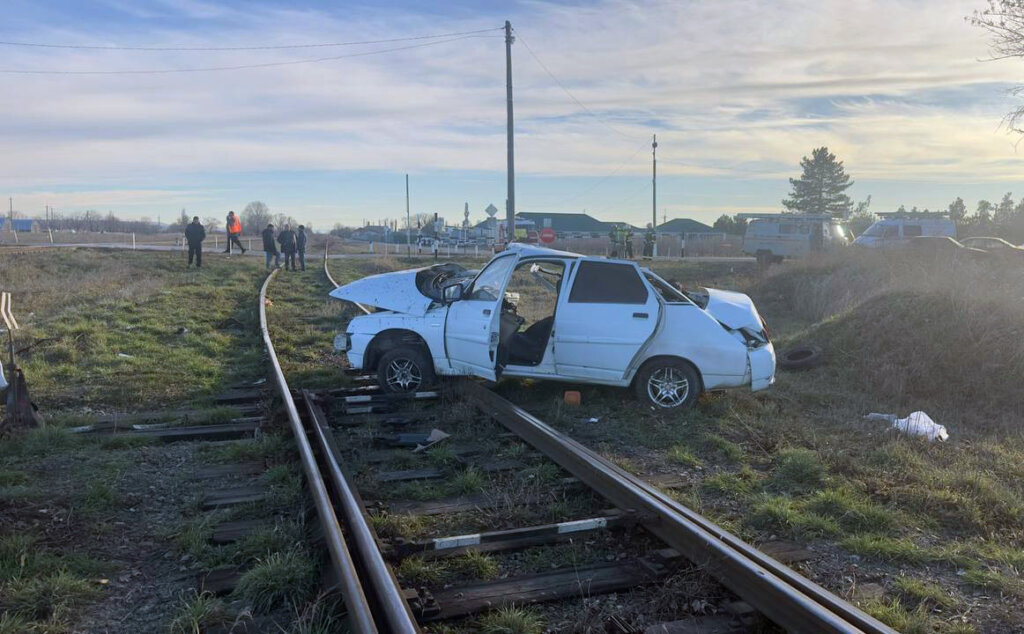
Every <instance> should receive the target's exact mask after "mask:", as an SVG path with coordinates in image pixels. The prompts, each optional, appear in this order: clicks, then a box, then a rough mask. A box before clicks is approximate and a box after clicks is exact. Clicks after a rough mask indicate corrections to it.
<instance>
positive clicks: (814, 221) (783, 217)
mask: <svg viewBox="0 0 1024 634" xmlns="http://www.w3.org/2000/svg"><path fill="white" fill-rule="evenodd" d="M738 217H739V218H745V219H747V232H746V234H745V235H744V236H743V252H744V253H747V254H749V255H753V256H756V257H757V261H758V262H760V263H762V264H770V263H772V262H781V261H782V260H783V259H784V258H801V257H804V256H805V255H807V254H808V253H817V252H820V251H828V250H831V249H834V248H838V247H844V246H846V245H847V244H849V242H850V239H849V233H848V232H847V230H846V228H845V227H843V225H842V222H841V221H840V220H839V219H838V218H833V217H832V216H829V215H828V214H786V213H783V214H739V216H738Z"/></svg>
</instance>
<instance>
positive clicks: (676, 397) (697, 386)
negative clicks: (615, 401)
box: [633, 359, 701, 411]
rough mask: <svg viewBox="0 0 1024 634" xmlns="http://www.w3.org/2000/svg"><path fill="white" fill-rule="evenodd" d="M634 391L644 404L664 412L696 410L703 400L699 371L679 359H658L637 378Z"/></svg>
mask: <svg viewBox="0 0 1024 634" xmlns="http://www.w3.org/2000/svg"><path fill="white" fill-rule="evenodd" d="M633 389H634V390H636V396H637V398H639V399H640V400H641V401H643V402H645V403H647V404H649V405H651V406H653V407H654V408H655V409H658V410H662V411H679V410H684V409H689V408H691V407H693V405H694V403H696V402H697V399H698V398H700V392H701V383H700V376H699V375H698V374H697V370H695V369H694V367H693V366H692V365H690V364H689V363H687V362H686V361H682V360H680V359H655V360H654V361H650V362H648V363H647V364H645V365H644V366H643V367H642V368H640V371H639V372H638V373H637V375H636V381H635V382H634V385H633Z"/></svg>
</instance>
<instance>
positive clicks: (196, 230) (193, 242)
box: [185, 216, 206, 269]
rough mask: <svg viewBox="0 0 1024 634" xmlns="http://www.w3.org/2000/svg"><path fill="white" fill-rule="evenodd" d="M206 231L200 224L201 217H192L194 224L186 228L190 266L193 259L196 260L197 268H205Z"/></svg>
mask: <svg viewBox="0 0 1024 634" xmlns="http://www.w3.org/2000/svg"><path fill="white" fill-rule="evenodd" d="M205 239H206V229H205V228H203V225H202V224H200V222H199V216H192V222H191V223H189V225H188V226H187V227H185V240H187V241H188V266H192V258H193V257H195V259H196V268H197V269H201V268H203V240H205Z"/></svg>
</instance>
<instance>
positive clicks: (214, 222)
mask: <svg viewBox="0 0 1024 634" xmlns="http://www.w3.org/2000/svg"><path fill="white" fill-rule="evenodd" d="M221 222H222V221H221V219H220V218H218V217H216V216H207V217H205V218H203V225H204V226H205V227H206V232H207V233H213V232H214V231H216V230H217V228H218V227H220V223H221Z"/></svg>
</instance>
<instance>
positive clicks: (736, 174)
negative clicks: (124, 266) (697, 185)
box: [0, 0, 1020, 214]
mask: <svg viewBox="0 0 1024 634" xmlns="http://www.w3.org/2000/svg"><path fill="white" fill-rule="evenodd" d="M107 4H108V6H110V7H113V8H114V9H115V10H117V11H120V12H123V13H125V14H126V15H128V18H126V21H124V22H118V21H116V20H115V21H111V22H110V23H106V24H104V25H102V26H96V25H93V28H88V29H85V28H82V29H76V28H75V24H74V20H73V19H69V20H68V21H67V23H54V22H52V21H45V22H43V21H41V22H40V23H38V24H37V25H36V26H35V28H32V29H28V30H27V31H25V30H23V31H22V32H19V33H18V39H21V40H32V41H43V42H68V43H78V44H96V43H101V44H109V43H112V42H117V43H122V44H126V45H143V46H174V45H182V46H202V45H215V46H222V47H225V46H246V45H274V44H289V43H294V42H309V41H325V42H326V41H339V40H360V39H388V38H396V37H408V36H411V35H419V34H422V33H437V32H454V31H463V30H474V29H479V28H488V27H497V26H499V25H500V24H501V23H502V20H503V19H504V16H501V15H497V14H494V13H482V14H476V15H469V14H468V13H467V12H465V11H459V12H454V11H453V12H451V14H450V15H447V16H438V15H428V14H422V13H417V12H414V11H408V12H405V13H398V12H397V9H394V8H391V9H387V8H381V9H374V8H365V9H359V10H347V11H345V12H344V13H342V12H340V11H338V12H332V11H330V10H328V9H318V10H313V9H302V8H279V7H274V6H269V5H263V4H247V5H245V10H244V11H243V10H239V9H238V8H237V7H235V6H232V5H230V4H226V3H216V2H212V1H210V2H204V1H199V0H190V1H189V2H187V3H182V2H178V1H173V2H172V1H171V0H153V1H150V2H148V3H122V2H120V1H119V0H107ZM975 4H976V3H974V2H960V1H947V2H925V1H918V0H914V1H911V0H899V1H886V2H882V1H874V0H868V1H864V2H857V3H849V2H842V1H841V0H825V1H823V2H818V3H806V2H798V1H795V0H790V1H784V2H768V1H767V0H756V1H733V0H726V1H722V2H711V1H706V2H694V3H676V2H653V1H645V0H643V1H642V0H636V1H628V0H605V1H603V2H600V3H598V4H595V5H590V6H578V5H566V4H560V3H553V2H527V3H523V4H521V5H518V6H515V7H513V8H511V9H510V11H511V12H512V16H511V19H512V21H513V24H514V26H515V27H516V30H517V32H518V36H519V37H520V40H521V41H520V43H519V44H517V45H516V46H515V47H514V65H515V84H516V93H515V100H516V101H515V103H516V117H517V137H516V154H517V165H516V168H517V172H518V173H519V174H521V175H523V176H524V177H529V176H536V177H540V176H544V177H554V178H557V177H565V178H569V177H574V176H580V175H586V176H591V177H595V178H600V177H604V176H606V175H607V174H609V173H610V172H612V171H613V170H618V171H617V174H618V175H620V176H636V177H640V176H642V175H645V174H647V173H648V172H649V159H648V155H647V153H646V152H645V151H642V152H640V153H639V154H638V153H637V150H638V148H641V149H642V148H643V147H644V146H645V145H646V144H647V143H648V141H647V139H649V135H650V134H651V133H652V132H654V131H657V133H658V137H659V143H660V147H659V153H660V154H661V157H662V165H661V170H660V171H661V173H662V174H663V175H664V177H665V178H666V179H670V178H672V177H673V176H677V177H682V176H688V177H709V178H710V177H714V178H732V179H736V180H737V181H738V182H739V181H750V180H758V179H761V180H769V179H770V180H780V181H781V182H783V183H784V182H785V180H784V179H785V177H787V176H790V175H792V174H793V172H794V170H795V169H796V165H797V162H798V161H799V158H800V157H801V156H802V155H804V154H807V153H808V152H809V151H810V149H811V148H812V147H815V146H818V145H829V146H830V148H832V149H833V151H836V152H837V153H838V154H839V156H840V157H841V158H843V159H844V160H845V161H846V164H847V168H848V170H850V172H851V173H853V174H854V177H855V179H874V180H894V181H900V180H902V181H944V182H949V181H963V182H1005V181H1012V180H1014V179H1018V180H1019V176H1018V174H1019V173H1020V170H1019V157H1018V156H1017V154H1016V151H1015V148H1014V145H1013V142H1014V139H1013V138H1011V137H1008V136H1006V135H1005V134H1004V133H1003V132H1001V131H1000V130H999V129H998V124H999V120H1000V116H1001V114H1002V112H1003V111H1005V110H1008V109H1009V108H1010V107H1011V106H1012V102H1011V101H1010V99H1009V98H1008V97H1002V98H998V97H997V98H996V99H995V100H994V101H993V95H999V94H1000V93H999V92H998V90H999V89H1001V88H1005V87H1008V86H1010V85H1012V83H1013V82H1014V81H1016V80H1017V78H1018V77H1019V68H1020V67H1019V63H1017V62H1014V61H1008V62H999V63H979V62H978V61H977V60H978V59H980V58H983V57H985V55H986V45H985V41H984V38H983V35H982V33H980V32H979V31H978V30H977V29H972V28H971V27H970V26H969V25H967V24H965V22H964V21H963V16H965V15H967V14H968V13H970V11H971V10H972V9H973V8H975ZM129 14H130V15H129ZM72 17H73V16H72ZM172 18H173V19H172ZM138 20H142V21H143V23H145V24H146V25H147V28H145V29H139V28H138V27H137V24H138V22H137V21H138ZM154 29H156V30H154ZM488 35H490V34H488ZM494 35H495V36H500V32H498V31H495V32H494ZM524 43H525V44H528V45H529V47H530V49H532V50H533V51H534V52H535V53H536V54H537V56H538V57H540V59H541V60H542V61H543V63H544V64H545V65H546V66H547V67H548V69H550V71H551V72H553V73H554V74H555V75H556V76H557V77H558V78H559V80H560V81H561V83H562V84H563V85H564V87H565V88H567V89H568V90H569V91H571V93H572V94H573V95H574V96H575V97H576V98H577V99H579V100H580V101H582V102H583V103H585V104H586V105H587V107H588V108H589V110H590V111H591V112H590V113H588V112H584V111H581V109H580V108H579V107H578V105H577V104H575V103H574V102H573V101H572V100H571V99H570V98H569V97H568V96H567V95H566V94H565V92H564V91H563V88H562V87H560V86H559V85H557V84H556V83H554V82H553V81H552V80H551V78H550V77H549V76H548V74H547V73H546V72H545V70H544V69H543V68H542V67H541V66H540V65H539V64H538V63H537V62H536V61H535V60H534V59H533V57H532V55H531V54H530V51H529V50H527V48H526V46H525V45H524ZM388 46H389V45H368V46H361V47H339V48H332V49H325V50H318V49H311V50H286V51H249V52H229V51H217V52H203V53H194V52H165V53H151V52H150V53H147V52H124V51H87V50H59V49H42V50H39V49H13V48H12V49H5V50H4V53H5V55H4V61H3V66H4V67H5V68H21V69H33V68H34V69H42V68H49V69H65V70H108V69H123V70H141V69H148V68H194V67H201V66H202V67H205V66H219V65H234V64H239V63H271V62H281V61H293V60H297V59H304V58H310V57H320V56H325V55H329V54H343V53H348V52H358V51H365V50H378V49H381V48H387V47H388ZM503 49H504V46H503V42H502V39H501V38H500V37H486V38H476V39H466V40H460V41H458V42H450V43H447V44H441V45H437V46H431V47H425V48H419V49H413V50H407V51H398V52H394V53H389V54H387V55H380V56H367V57H359V58H351V59H345V60H338V61H335V62H329V63H322V64H309V65H295V66H283V67H276V68H267V69H260V70H247V71H236V72H230V73H183V74H173V75H119V76H95V75H87V76H75V75H60V76H31V75H8V76H5V77H4V81H5V83H6V87H5V90H4V91H2V92H0V121H2V122H3V123H2V124H0V136H2V138H3V142H4V148H5V151H4V153H3V154H2V155H0V184H2V185H3V186H5V187H7V188H12V189H16V190H17V191H21V192H27V193H30V194H31V193H32V192H40V191H41V190H42V191H43V193H41V194H32V195H35V196H42V195H45V192H46V191H50V192H52V191H54V190H57V191H61V192H64V193H63V194H62V196H63V198H64V200H68V201H70V200H72V199H73V202H69V205H73V206H76V207H85V206H90V205H95V206H99V207H103V208H106V207H114V206H116V205H121V204H124V205H128V203H127V202H126V198H125V197H121V196H119V195H117V194H116V192H118V191H119V188H137V191H136V192H135V193H131V192H129V193H127V194H126V195H125V196H127V198H130V199H131V200H132V201H137V198H135V196H137V195H138V193H139V192H142V191H145V192H148V193H149V194H151V195H152V196H153V197H154V199H153V203H152V204H153V206H154V207H160V206H163V207H166V206H168V205H175V204H178V203H177V202H173V201H177V200H180V198H181V194H180V192H176V191H175V190H168V189H166V188H165V185H166V184H168V183H174V182H179V181H182V182H187V181H188V180H189V178H191V175H195V174H204V175H206V176H209V177H215V176H216V175H218V174H221V175H222V176H223V178H224V179H225V183H230V182H231V179H232V178H234V175H237V174H239V173H247V172H249V173H253V172H274V171H277V172H282V171H287V172H296V171H310V172H350V171H373V170H380V171H385V172H386V171H394V172H405V171H418V170H430V171H431V172H432V174H434V175H435V176H437V177H443V176H441V175H443V174H444V173H445V172H452V173H455V174H461V176H464V173H465V172H467V171H474V172H475V171H485V172H494V173H500V172H502V171H503V170H504V158H505V155H504V150H505V148H504V116H505V103H504V96H505V95H504V54H503V53H504V50H503ZM954 93H955V94H954ZM924 95H928V96H930V97H929V99H924V98H923V96H924ZM975 95H977V96H975ZM633 156H635V157H636V160H635V162H629V163H628V164H626V165H623V161H625V160H626V159H628V158H630V157H633ZM499 181H500V179H495V182H499ZM635 182H636V183H640V182H641V181H639V180H638V181H635ZM83 184H88V185H90V187H102V188H103V191H105V192H107V195H109V196H110V197H111V198H110V199H108V200H107V204H103V201H102V200H100V199H98V198H97V197H96V195H95V192H92V193H90V194H89V195H86V193H84V189H85V188H83V187H81V186H82V185H83ZM638 187H639V185H636V186H634V187H631V188H630V187H626V186H625V185H619V184H618V179H616V180H615V181H612V182H610V183H609V184H608V185H605V186H602V187H601V188H598V189H596V190H595V194H594V197H595V198H593V199H591V202H602V203H603V202H605V201H606V200H608V199H609V198H610V199H613V200H614V199H618V198H622V199H626V202H625V203H623V207H624V209H625V210H627V211H630V212H631V213H632V212H634V210H635V213H637V214H640V213H643V212H642V209H643V207H644V203H643V201H642V200H639V199H637V200H634V199H633V198H630V195H631V194H630V192H631V191H633V190H635V189H637V188H638ZM138 188H141V189H138ZM193 189H194V188H193ZM68 190H78V191H79V193H77V194H75V196H73V197H70V196H69V195H68ZM609 190H610V191H609ZM569 193H571V192H569ZM609 193H611V194H613V195H611V196H609ZM501 195H502V192H501V191H500V190H498V191H496V192H495V197H498V196H501ZM529 195H530V194H529V192H524V193H523V196H524V198H527V199H528V197H529ZM558 198H564V196H559V197H558ZM634 198H638V197H634ZM776 199H777V197H775V196H774V194H773V198H771V199H766V200H761V201H754V202H748V203H746V204H748V205H749V207H748V208H753V207H757V208H760V207H768V206H772V205H775V204H776V202H777V201H776ZM582 202H583V203H584V204H585V203H586V202H587V201H586V200H584V201H582ZM731 202H733V201H730V200H728V199H726V200H723V204H727V203H731ZM143 204H144V203H141V202H132V203H131V204H130V207H131V208H132V209H137V208H138V205H143ZM306 204H307V205H308V207H309V208H310V209H315V208H320V207H322V206H324V205H325V204H327V203H326V201H323V200H319V201H317V200H309V201H306ZM671 204H676V205H677V208H678V209H681V210H683V209H695V207H693V206H692V205H690V206H687V205H688V204H687V203H685V202H682V201H680V202H678V203H675V202H673V203H671Z"/></svg>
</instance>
